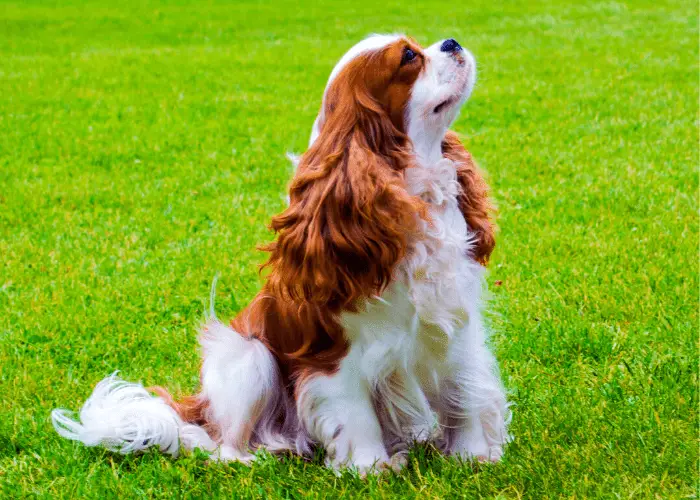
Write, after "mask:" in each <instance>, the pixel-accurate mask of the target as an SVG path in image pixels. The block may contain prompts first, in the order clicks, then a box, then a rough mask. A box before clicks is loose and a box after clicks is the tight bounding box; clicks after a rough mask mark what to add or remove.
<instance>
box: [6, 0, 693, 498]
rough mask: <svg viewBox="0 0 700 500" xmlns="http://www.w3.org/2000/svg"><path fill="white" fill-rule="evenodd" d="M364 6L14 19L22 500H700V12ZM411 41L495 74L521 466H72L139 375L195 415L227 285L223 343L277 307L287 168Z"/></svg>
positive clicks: (72, 7)
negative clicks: (212, 307)
mask: <svg viewBox="0 0 700 500" xmlns="http://www.w3.org/2000/svg"><path fill="white" fill-rule="evenodd" d="M348 3H354V5H355V6H354V7H349V6H344V7H342V6H340V5H341V4H340V3H337V4H331V3H329V4H327V5H321V4H320V3H314V5H313V6H306V7H303V8H302V7H300V6H299V4H298V3H297V2H292V1H289V0H276V1H275V2H274V4H273V3H270V4H269V5H266V4H264V3H259V2H250V3H245V4H244V3H236V4H233V3H232V4H226V3H223V2H221V3H219V2H217V1H207V2H203V3H199V4H197V3H194V2H192V3H190V2H185V1H181V2H173V3H167V4H166V3H163V4H160V3H156V2H136V1H131V2H126V1H122V2H114V3H113V5H111V6H105V4H104V2H94V3H90V4H86V3H80V2H74V1H72V0H68V1H62V2H48V1H47V2H45V3H41V2H17V3H5V2H2V3H0V257H1V258H0V366H1V371H0V496H17V497H25V496H38V497H45V498H55V497H66V498H68V497H73V498H80V497H93V498H101V497H103V496H108V497H112V496H122V497H125V498H126V497H147V496H159V497H163V498H172V497H200V496H202V497H203V496H208V495H221V496H224V495H226V496H228V497H233V498H236V497H243V498H253V497H265V498H267V497H290V498H299V497H302V496H304V495H309V496H311V497H328V498H336V497H352V496H372V497H377V498H390V497H420V498H436V497H443V496H444V497H451V498H454V497H459V496H462V497H466V498H473V497H475V496H486V497H492V496H499V497H503V498H520V497H532V498H559V497H571V498H574V497H575V498H583V497H606V498H610V497H624V498H628V497H634V498H683V497H694V495H695V494H696V484H697V483H696V481H697V470H698V440H697V438H698V434H697V429H698V411H697V410H698V398H697V382H698V379H697V374H698V301H699V296H698V290H699V284H698V241H699V240H698V238H699V236H698V125H697V123H698V122H697V119H698V10H697V3H696V2H686V3H685V4H682V3H681V2H666V1H664V0H655V1H649V2H638V3H635V4H623V3H618V2H614V1H607V2H597V3H592V2H591V3H588V2H584V3H580V4H578V3H576V2H568V1H563V0H558V1H557V2H550V1H536V2H532V1H530V2H522V3H521V4H517V5H516V4H508V5H499V4H500V2H494V1H485V0H476V1H471V2H456V3H455V2H436V3H435V4H433V5H431V2H428V1H423V0H412V1H405V2H397V1H395V0H387V1H384V2H376V1H371V0H361V1H357V2H348ZM387 31H389V32H393V31H401V32H405V33H408V34H410V35H412V36H414V37H415V38H416V39H417V40H418V41H419V42H420V43H423V44H429V43H432V42H434V41H437V40H438V39H442V38H445V37H448V36H449V37H454V38H456V39H457V40H459V41H460V42H461V43H462V44H463V45H465V46H467V47H469V48H470V49H471V50H472V51H473V52H474V54H475V55H476V58H477V61H478V64H479V82H478V83H477V86H476V89H475V91H474V95H473V97H472V99H471V101H470V102H469V103H468V104H467V106H466V108H465V110H464V111H463V113H462V116H461V117H460V119H459V120H458V122H457V123H456V124H455V126H454V128H455V129H456V130H457V131H458V132H460V133H461V134H463V135H464V137H465V138H466V142H467V145H468V147H469V149H470V150H471V151H472V153H473V154H474V156H475V157H476V158H477V159H478V161H479V162H480V164H481V165H482V167H484V168H485V169H486V170H487V171H488V173H489V178H490V182H491V184H492V186H493V192H494V195H495V197H496V199H497V202H498V205H499V209H500V215H499V225H500V233H499V239H498V245H497V249H496V252H495V254H494V257H493V261H492V265H491V274H490V276H489V283H490V286H491V290H492V293H493V301H492V309H493V311H494V314H493V315H492V316H493V317H492V319H491V323H492V326H493V330H494V335H493V341H494V345H495V348H496V350H497V352H498V357H499V360H500V363H501V366H502V371H503V376H504V378H505V380H506V384H507V386H508V387H509V388H510V389H511V390H512V400H513V401H514V403H515V405H516V406H515V408H514V420H513V424H512V432H513V434H514V436H515V442H514V443H513V444H512V445H511V446H510V447H509V448H508V450H507V452H506V455H505V458H504V460H503V461H502V462H501V463H500V464H497V465H487V466H483V465H472V464H469V463H458V462H456V461H453V460H447V459H444V458H443V457H441V456H439V455H437V454H436V453H432V452H430V450H425V449H420V450H416V451H415V452H414V453H413V455H412V459H411V462H410V465H409V467H408V468H407V469H406V470H404V471H403V472H402V473H401V474H400V475H398V476H395V475H391V476H384V477H380V478H370V479H368V480H366V481H364V480H361V479H359V478H358V477H355V476H353V475H351V474H349V473H345V474H344V475H342V476H341V477H335V476H334V475H333V473H331V472H329V471H328V470H326V469H324V468H323V467H322V466H321V465H320V463H321V461H320V460H319V459H318V457H317V459H316V460H314V461H309V462H305V461H302V460H301V459H298V458H291V457H287V458H283V459H281V460H278V459H275V458H272V457H269V456H268V457H263V458H262V459H261V460H260V462H258V463H257V464H256V465H254V466H253V467H251V468H247V467H245V466H242V465H238V464H233V465H210V464H208V463H206V457H204V456H200V455H195V456H189V457H185V458H183V459H179V460H172V459H170V458H165V457H163V456H161V455H159V454H158V453H149V454H147V455H145V456H139V457H127V458H124V457H121V456H115V455H113V454H110V453H107V452H104V451H100V450H94V449H86V448H84V447H82V446H80V445H77V444H74V443H72V442H69V441H65V440H62V439H61V438H59V437H58V435H57V434H56V433H55V432H54V430H53V428H52V427H51V424H50V421H49V412H50V410H51V409H52V408H54V407H57V406H64V407H69V408H72V409H77V408H78V407H79V405H80V403H81V402H82V401H83V400H84V399H85V398H86V397H87V395H88V394H89V392H90V391H91V389H92V387H93V386H94V384H95V383H96V382H97V381H98V380H100V379H101V378H102V377H104V376H105V375H107V374H109V373H111V372H113V371H114V370H116V369H120V370H121V371H122V376H123V377H124V378H126V379H131V380H142V381H143V382H144V383H146V384H163V385H166V386H169V387H171V388H173V390H174V391H175V392H176V393H179V394H182V393H186V392H188V391H192V390H193V389H194V388H195V386H196V385H197V379H198V363H199V359H198V353H197V348H196V330H197V326H198V324H199V321H200V320H201V318H202V317H203V312H204V309H205V304H206V301H207V297H208V293H209V286H210V284H211V280H212V278H213V277H214V275H215V274H216V273H217V272H219V273H220V285H219V289H218V303H217V309H218V311H219V315H220V317H224V318H225V317H229V316H231V315H234V314H235V313H236V312H237V311H238V310H239V309H240V308H242V307H243V306H244V305H245V304H246V303H247V302H248V301H249V300H250V299H251V298H252V297H253V295H254V294H255V293H256V291H257V289H258V288H259V286H260V280H259V278H258V275H257V270H256V267H257V265H258V264H259V263H260V262H261V261H262V260H263V259H264V255H263V254H262V253H260V252H258V251H256V250H255V246H256V245H257V244H260V243H263V242H265V241H268V240H269V239H270V234H269V233H268V231H267V230H266V223H267V221H268V220H269V219H270V217H271V216H272V215H273V214H275V213H277V212H279V211H280V210H281V209H282V207H283V205H284V189H285V186H286V184H287V181H288V179H289V176H290V167H289V164H288V162H287V161H286V160H285V158H284V153H285V152H286V151H302V150H303V148H304V146H305V144H306V141H307V138H308V134H309V131H310V128H311V124H312V121H313V119H314V117H315V114H316V111H317V109H318V107H319V103H320V96H321V92H322V90H323V86H324V84H325V80H326V78H327V76H328V73H329V72H330V70H331V68H332V66H333V64H334V63H335V61H336V60H337V59H338V58H339V57H340V56H341V55H342V53H343V52H344V51H345V50H346V49H347V48H348V47H350V46H351V45H352V44H353V43H355V42H356V41H358V40H359V39H360V38H362V37H364V36H365V35H367V34H369V33H371V32H387ZM495 281H500V282H502V284H501V286H495V285H494V282H495Z"/></svg>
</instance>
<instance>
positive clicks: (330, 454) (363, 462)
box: [296, 358, 389, 474]
mask: <svg viewBox="0 0 700 500" xmlns="http://www.w3.org/2000/svg"><path fill="white" fill-rule="evenodd" d="M296 393H297V410H298V413H299V418H300V420H301V422H302V423H303V425H304V426H305V428H306V431H307V432H308V433H309V435H310V436H311V438H312V439H313V440H314V441H316V442H318V443H320V444H322V445H323V447H324V448H325V449H326V453H327V458H326V464H327V465H329V466H332V467H334V468H336V469H337V468H339V467H340V466H348V467H354V468H356V469H357V470H358V471H359V472H360V473H361V474H365V473H367V472H370V471H373V472H378V471H380V470H382V469H383V468H385V467H387V466H388V465H389V456H388V455H387V452H386V449H385V447H384V443H383V441H382V430H381V427H380V424H379V420H378V419H377V415H376V413H375V411H374V406H373V404H372V396H371V392H370V387H369V386H368V384H367V382H366V381H365V380H364V379H363V378H362V377H361V375H360V372H359V370H358V369H357V366H355V364H354V363H353V362H352V361H351V360H349V359H348V358H345V359H344V360H343V361H342V362H341V364H340V367H339V369H338V370H337V371H336V372H335V373H333V374H332V375H328V374H323V373H313V372H307V373H305V374H304V375H303V376H302V378H301V379H300V380H299V382H298V386H297V391H296Z"/></svg>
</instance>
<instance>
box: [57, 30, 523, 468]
mask: <svg viewBox="0 0 700 500" xmlns="http://www.w3.org/2000/svg"><path fill="white" fill-rule="evenodd" d="M475 80H476V64H475V61H474V58H473V56H472V55H471V53H469V52H468V51H467V50H465V49H463V48H462V47H461V46H460V45H459V43H457V42H456V41H455V40H453V39H448V40H444V41H441V42H438V43H436V44H434V45H431V46H430V47H428V48H427V49H424V48H422V47H420V46H419V45H418V44H417V43H416V42H414V41H413V40H412V39H410V38H407V37H405V36H396V35H374V36H370V37H369V38H367V39H365V40H363V41H361V42H360V43H358V44H357V45H355V46H354V47H352V48H351V49H350V50H349V51H348V52H347V53H346V54H345V55H344V56H343V57H342V58H341V59H340V61H339V62H338V64H336V66H335V68H333V71H332V72H331V75H330V77H329V79H328V83H327V85H326V89H325V92H324V95H323V101H322V105H321V109H320V111H319V114H318V116H317V118H316V120H315V122H314V124H313V129H312V131H311V139H310V142H309V148H308V150H307V151H306V153H304V154H303V155H302V156H301V157H300V158H298V159H296V160H295V163H296V166H297V169H296V173H295V175H294V178H293V180H292V182H291V186H290V188H289V206H288V208H287V209H286V210H284V211H283V212H282V213H281V214H279V215H277V216H276V217H274V218H273V219H272V224H271V227H272V229H273V230H274V231H275V233H276V235H277V237H276V240H275V241H274V242H273V243H271V244H270V245H268V246H267V247H266V250H267V251H268V252H269V259H268V261H267V263H266V264H265V266H264V267H265V268H266V269H267V275H266V282H265V285H264V286H263V288H262V290H261V291H260V293H259V294H258V295H257V296H256V297H255V299H254V300H253V301H252V302H251V303H250V305H249V306H248V307H247V308H245V309H244V310H243V311H241V312H240V314H239V315H238V316H237V317H236V318H235V319H234V320H233V321H231V322H230V324H228V325H227V324H223V323H221V322H219V321H218V320H217V319H216V316H214V315H213V313H212V314H211V318H209V320H208V322H207V324H205V326H204V327H203V328H202V332H201V337H200V343H201V348H202V368H201V387H200V389H199V391H198V393H197V394H196V395H193V396H189V397H185V398H183V399H180V400H174V399H173V398H172V397H171V396H170V395H169V394H168V392H167V391H166V390H165V389H162V388H159V387H155V388H151V389H150V390H147V389H146V388H144V387H143V386H142V385H140V384H134V383H128V382H125V381H123V380H120V379H118V378H117V377H116V374H115V375H112V376H111V377H108V378H106V379H105V380H103V381H102V382H100V383H99V384H98V385H97V387H96V388H95V390H94V392H93V394H92V395H91V396H90V398H89V399H88V400H87V402H86V403H85V405H84V406H83V408H82V409H81V411H80V415H79V420H78V421H76V420H74V418H73V417H72V415H71V413H70V412H67V411H66V410H54V412H53V414H52V419H53V424H54V426H55V428H56V430H57V431H58V432H59V434H61V435H62V436H64V437H66V438H69V439H73V440H77V441H81V442H83V443H85V444H86V445H88V446H95V445H102V446H105V447H107V448H109V449H111V450H115V451H118V452H121V453H128V452H136V451H141V450H144V449H146V448H148V447H152V446H158V447H159V448H160V449H161V450H162V451H163V452H166V453H170V454H172V455H176V454H177V453H178V451H179V450H180V448H184V449H187V450H191V449H193V448H201V449H204V450H207V451H209V452H211V456H212V458H213V459H218V460H240V461H248V460H251V459H253V458H254V453H255V450H256V449H258V448H265V449H267V450H269V451H271V452H276V451H283V450H292V451H294V452H296V453H300V454H308V453H309V452H310V450H311V449H312V447H313V446H322V447H323V448H324V449H325V451H326V461H327V464H328V465H330V466H332V467H334V468H339V467H342V466H347V467H354V468H356V469H357V470H359V471H360V472H361V473H367V472H369V471H379V470H382V469H384V468H388V467H391V468H396V467H398V466H400V465H401V464H402V463H403V462H404V461H405V456H406V450H407V449H408V447H409V446H410V445H411V444H412V443H414V442H425V441H428V442H431V443H433V444H434V445H435V446H437V447H438V448H439V449H441V450H443V451H444V452H445V453H447V454H450V455H455V456H459V457H463V458H465V459H476V460H490V461H498V460H499V459H500V457H501V456H502V454H503V448H504V446H505V444H506V443H507V442H508V441H509V435H508V432H507V426H508V423H509V420H510V412H509V409H508V407H509V405H508V401H507V398H506V393H505V391H504V388H503V385H502V383H501V380H500V377H499V372H498V368H497V364H496V361H495V359H494V356H493V354H492V353H491V351H490V349H489V346H488V344H487V332H486V328H485V326H484V322H483V320H482V314H481V304H482V301H481V293H482V288H483V286H484V266H485V265H486V263H487V261H488V259H489V255H490V254H491V251H492V249H493V247H494V226H493V222H492V219H491V215H492V210H493V209H492V205H491V202H490V200H489V197H488V187H487V185H486V183H485V182H484V179H483V177H482V175H481V173H480V172H479V170H478V169H477V167H476V166H475V164H474V162H473V160H472V158H471V156H470V154H469V153H468V152H467V151H466V150H465V149H464V147H463V146H462V144H461V142H460V140H459V138H458V137H457V135H456V134H455V133H453V132H450V131H449V130H448V128H449V126H450V124H452V122H453V121H454V119H455V118H456V116H457V114H458V112H459V110H460V108H461V106H462V104H464V102H465V101H466V100H467V98H468V97H469V95H470V93H471V91H472V88H473V86H474V82H475ZM212 295H213V293H212ZM212 302H213V301H212ZM212 307H213V306H212ZM152 392H154V393H156V394H157V396H154V395H152Z"/></svg>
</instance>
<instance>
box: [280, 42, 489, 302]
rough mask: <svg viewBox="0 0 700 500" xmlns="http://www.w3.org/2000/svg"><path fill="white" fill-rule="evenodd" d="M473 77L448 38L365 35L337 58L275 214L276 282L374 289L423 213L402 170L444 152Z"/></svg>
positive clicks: (468, 59) (307, 294) (347, 296)
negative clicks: (421, 40) (424, 43)
mask: <svg viewBox="0 0 700 500" xmlns="http://www.w3.org/2000/svg"><path fill="white" fill-rule="evenodd" d="M475 78H476V65H475V62H474V58H473V57H472V55H471V54H470V53H469V52H468V51H466V50H465V49H463V48H462V47H461V46H460V45H459V44H458V43H457V42H456V41H455V40H453V39H447V40H443V41H440V42H437V43H435V44H434V45H431V46H430V47H428V48H427V49H423V48H422V47H421V46H419V45H418V44H417V43H416V42H415V41H413V40H411V39H410V38H407V37H405V36H398V35H374V36H371V37H369V38H367V39H365V40H363V41H361V42H360V43H358V44H357V45H355V46H354V47H352V48H351V49H350V50H349V51H348V52H347V53H346V54H345V55H344V56H343V57H342V58H341V59H340V61H339V62H338V63H337V64H336V66H335V68H334V69H333V71H332V72H331V75H330V77H329V79H328V83H327V85H326V89H325V92H324V95H323V103H322V106H321V110H320V112H319V114H318V116H317V118H316V121H315V122H314V125H313V130H312V134H311V139H310V145H309V149H308V151H307V152H306V153H305V154H304V155H303V156H302V157H301V159H300V161H299V164H298V168H297V172H296V175H295V177H294V179H293V181H292V184H291V186H290V193H289V200H290V205H289V208H288V209H287V210H285V211H284V212H283V213H282V214H280V215H278V216H277V217H275V218H274V219H273V220H272V224H271V227H272V228H273V230H275V231H276V232H277V233H278V238H277V241H276V242H274V243H273V244H272V245H270V246H269V247H268V249H269V250H270V251H271V256H270V260H269V261H268V266H269V267H270V268H271V269H272V270H273V272H272V273H271V275H270V277H269V279H268V285H269V286H270V288H271V289H272V290H273V291H275V292H276V293H278V294H280V295H282V296H287V297H289V298H291V299H293V300H302V301H304V302H311V303H314V304H316V305H319V306H323V307H330V308H331V309H348V308H349V309H352V308H353V307H354V303H355V301H356V300H357V299H359V298H366V297H371V296H374V295H377V294H379V293H381V291H382V289H383V288H384V287H385V286H386V285H387V284H388V283H389V281H390V280H391V277H392V273H393V269H394V267H395V265H396V264H397V262H399V260H400V259H401V258H402V257H403V256H404V255H405V253H406V250H407V245H408V242H409V241H410V238H411V236H412V235H413V234H415V233H416V231H417V227H418V224H417V222H418V219H419V217H421V216H425V206H424V203H423V202H422V201H421V200H420V199H417V198H415V197H413V196H411V195H410V194H409V193H408V192H407V190H406V186H405V180H404V176H403V171H404V170H405V169H406V168H408V167H411V166H416V165H420V164H425V163H429V162H430V161H433V160H434V158H435V157H437V158H438V159H439V158H441V157H442V156H443V151H442V148H443V143H444V139H445V134H446V132H447V130H448V127H449V126H450V124H451V123H452V122H453V121H454V119H455V117H456V116H457V113H458V112H459V109H460V107H461V106H462V104H463V103H464V102H465V101H466V99H467V98H468V97H469V94H470V93H471V90H472V88H473V86H474V82H475Z"/></svg>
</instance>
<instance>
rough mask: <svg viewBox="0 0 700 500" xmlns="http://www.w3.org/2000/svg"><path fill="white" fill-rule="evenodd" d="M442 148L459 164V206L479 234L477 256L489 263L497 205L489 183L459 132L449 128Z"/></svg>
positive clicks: (477, 237)
mask: <svg viewBox="0 0 700 500" xmlns="http://www.w3.org/2000/svg"><path fill="white" fill-rule="evenodd" d="M442 152H443V155H444V156H445V158H448V159H449V160H452V161H453V162H455V163H456V164H457V180H458V181H459V184H460V187H461V192H460V195H459V207H460V209H461V210H462V214H463V215H464V219H465V220H466V221H467V225H468V226H469V229H471V231H472V232H473V233H474V234H475V236H476V244H475V245H474V250H473V252H474V258H475V259H476V260H477V261H479V262H481V263H482V264H484V265H486V264H487V263H488V260H489V257H490V256H491V252H492V251H493V247H494V246H495V245H496V240H495V237H494V231H495V225H494V222H493V218H492V217H493V213H494V207H493V203H492V202H491V199H490V198H489V187H488V185H487V184H486V181H485V180H484V176H483V175H482V173H481V172H480V171H479V169H478V168H477V166H476V164H475V163H474V160H472V156H471V155H470V154H469V152H468V151H467V150H466V149H465V148H464V145H462V142H461V141H460V140H459V137H458V136H457V134H456V133H454V132H452V131H448V132H447V134H445V138H444V139H443V141H442Z"/></svg>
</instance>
